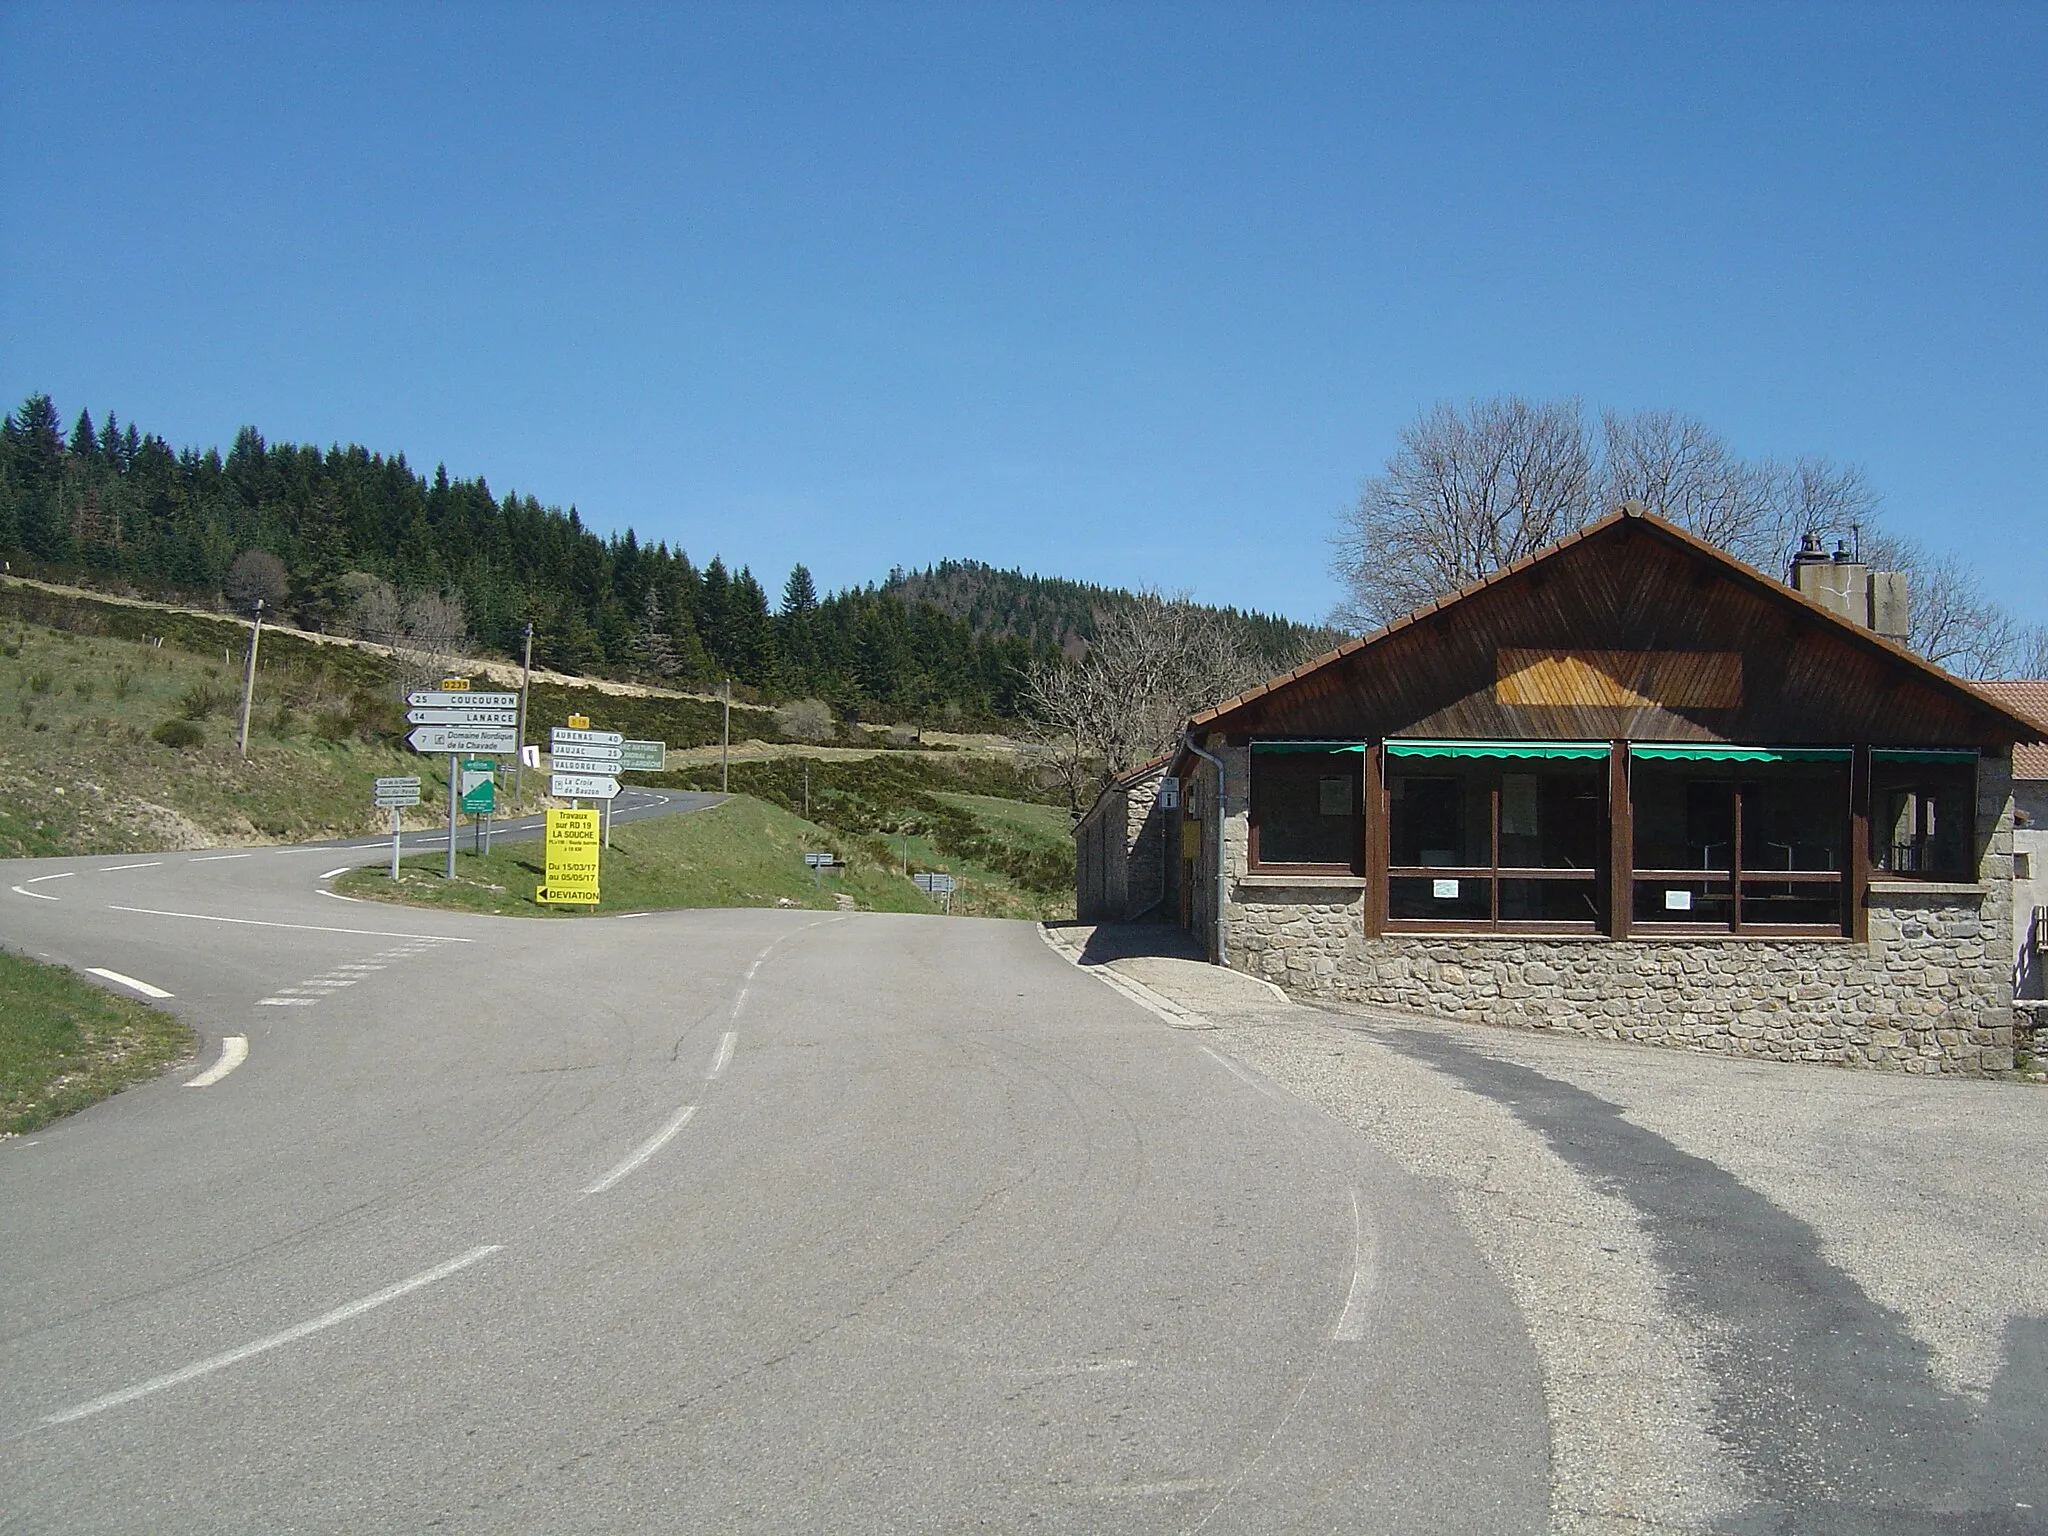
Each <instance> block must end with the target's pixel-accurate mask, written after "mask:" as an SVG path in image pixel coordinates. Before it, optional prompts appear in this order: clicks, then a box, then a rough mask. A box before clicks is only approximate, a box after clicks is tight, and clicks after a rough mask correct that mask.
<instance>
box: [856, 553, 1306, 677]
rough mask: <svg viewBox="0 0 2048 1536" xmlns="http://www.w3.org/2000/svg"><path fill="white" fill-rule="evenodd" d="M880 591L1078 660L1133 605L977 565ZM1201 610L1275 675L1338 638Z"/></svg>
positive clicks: (1103, 592) (1099, 592) (936, 570)
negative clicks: (1235, 634) (1106, 623)
mask: <svg viewBox="0 0 2048 1536" xmlns="http://www.w3.org/2000/svg"><path fill="white" fill-rule="evenodd" d="M882 590H883V591H884V592H886V593H893V594H895V595H896V596H898V597H900V598H902V599H903V601H904V602H906V603H910V604H918V603H929V604H931V605H932V606H933V607H934V608H936V609H938V610H939V612H940V613H943V614H945V615H946V616H947V617H948V618H951V619H958V620H960V621H961V622H963V623H965V624H966V625H967V627H968V628H969V629H970V630H972V631H973V632H974V633H975V634H976V635H978V636H999V637H1016V638H1020V639H1023V640H1026V641H1028V642H1030V644H1031V646H1032V648H1033V649H1034V650H1044V649H1051V648H1057V649H1059V650H1061V651H1064V652H1065V653H1066V654H1067V655H1069V656H1075V655H1078V654H1079V653H1080V652H1081V650H1082V649H1083V648H1084V647H1085V645H1086V642H1088V641H1090V640H1093V639H1094V638H1095V635H1096V630H1097V627H1098V626H1099V625H1100V624H1101V623H1102V622H1103V620H1105V619H1106V618H1108V617H1109V616H1110V615H1111V614H1113V613H1115V612H1117V611H1118V610H1120V609H1124V608H1128V607H1129V606H1130V605H1131V604H1132V603H1133V602H1134V601H1135V600H1136V599H1135V595H1134V594H1133V593H1131V592H1128V591H1126V590H1125V589H1123V588H1121V587H1099V586H1096V585H1094V584H1092V583H1090V582H1084V581H1068V580H1066V579H1064V578H1063V577H1057V576H1027V575H1026V574H1025V573H1024V572H1022V571H1018V570H1009V571H1002V570H997V569H996V568H995V567H994V566H992V565H986V564H983V563H982V562H981V561H979V560H942V561H940V562H939V563H938V564H937V565H932V566H927V567H925V569H923V570H921V571H902V570H897V571H892V572H890V573H889V579H888V581H887V582H885V583H884V584H883V587H882ZM1203 606H1205V607H1207V609H1208V611H1209V612H1211V613H1214V614H1216V615H1217V617H1219V618H1220V619H1222V620H1223V621H1225V622H1226V623H1228V624H1231V625H1232V626H1234V627H1235V628H1237V629H1238V630H1239V631H1241V632H1242V634H1243V635H1244V638H1245V641H1246V643H1247V645H1248V647H1249V648H1250V649H1251V650H1252V651H1253V653H1254V654H1256V655H1258V656H1260V657H1262V658H1264V659H1265V660H1266V661H1268V662H1270V663H1271V664H1272V667H1273V670H1274V671H1276V672H1277V671H1280V670H1283V669H1284V668H1286V667H1290V666H1293V665H1295V664H1296V663H1297V662H1298V661H1299V660H1300V659H1301V657H1302V656H1303V655H1304V654H1310V653H1314V652H1317V651H1322V650H1327V649H1330V648H1331V647H1333V646H1336V645H1338V644H1339V643H1341V642H1342V640H1343V638H1344V637H1343V636H1342V635H1341V634H1340V633H1338V632H1337V631H1336V630H1332V629H1329V628H1326V627H1324V626H1321V625H1314V624H1299V623H1296V622H1295V621H1294V620H1292V619H1286V618H1282V617H1280V616H1279V615H1277V614H1268V613H1249V612H1245V611H1243V610H1241V609H1237V608H1218V607H1214V606H1211V605H1203Z"/></svg>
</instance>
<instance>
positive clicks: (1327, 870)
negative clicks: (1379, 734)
mask: <svg viewBox="0 0 2048 1536" xmlns="http://www.w3.org/2000/svg"><path fill="white" fill-rule="evenodd" d="M1319 750H1321V749H1314V750H1303V751H1301V752H1299V753H1290V754H1287V755H1289V756H1300V757H1312V756H1316V755H1318V751H1319ZM1266 755H1267V754H1265V753H1261V752H1259V751H1257V750H1256V749H1254V750H1253V751H1250V752H1248V753H1247V754H1246V757H1247V758H1248V760H1249V768H1248V770H1247V777H1248V780H1249V782H1248V783H1247V784H1246V786H1245V873H1247V874H1252V875H1309V876H1315V875H1321V876H1331V875H1341V876H1343V877H1345V878H1346V879H1351V880H1355V879H1357V878H1359V877H1360V876H1362V875H1364V874H1365V872H1366V863H1367V859H1366V851H1365V846H1364V844H1365V836H1364V826H1365V824H1366V823H1368V822H1369V821H1370V820H1371V818H1370V817H1369V816H1368V815H1367V814H1366V798H1365V778H1366V774H1365V772H1364V770H1363V767H1362V765H1356V764H1353V763H1352V762H1351V759H1352V758H1355V757H1360V756H1361V755H1364V756H1369V755H1370V753H1367V754H1360V753H1359V752H1358V751H1357V749H1356V748H1354V747H1349V746H1341V745H1336V744H1332V745H1331V746H1330V747H1329V748H1328V749H1327V750H1326V751H1321V755H1324V756H1328V757H1334V758H1341V759H1343V760H1344V768H1345V771H1346V773H1347V774H1348V775H1350V776H1351V777H1352V779H1353V781H1354V782H1355V783H1356V784H1357V787H1358V791H1359V793H1358V798H1357V799H1356V800H1355V801H1354V802H1353V804H1354V807H1355V808H1354V810H1353V812H1352V819H1353V820H1355V821H1356V822H1357V823H1359V831H1360V835H1359V837H1358V838H1357V839H1356V841H1355V842H1354V843H1353V845H1352V854H1351V857H1350V858H1349V859H1347V860H1343V861H1341V862H1340V861H1337V860H1330V861H1327V862H1323V863H1303V862H1300V861H1294V862H1289V863H1284V864H1271V863H1267V862H1265V861H1263V860H1262V859H1261V858H1260V857H1259V843H1260V817H1259V812H1260V805H1259V759H1260V758H1261V757H1262V756H1266ZM1273 755H1275V756H1277V755H1279V754H1273Z"/></svg>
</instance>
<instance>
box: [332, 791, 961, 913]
mask: <svg viewBox="0 0 2048 1536" xmlns="http://www.w3.org/2000/svg"><path fill="white" fill-rule="evenodd" d="M827 848H829V849H831V850H832V851H833V852H835V853H837V854H838V855H839V856H840V857H841V858H842V859H846V860H849V861H850V865H849V867H848V868H846V869H843V870H839V871H835V872H834V873H832V874H830V875H825V876H822V877H818V878H813V876H812V874H811V872H810V870H809V869H807V868H806V867H805V865H804V858H803V856H804V852H805V850H807V849H819V850H822V849H827ZM446 859H447V856H446V855H445V854H439V853H436V854H431V855H425V856H422V857H420V858H416V859H407V860H405V861H404V863H403V864H401V865H400V866H399V879H398V880H396V881H394V880H392V879H391V870H390V866H389V865H388V864H385V865H370V866H367V867H365V868H362V869H356V870H351V871H350V872H349V873H348V874H346V875H343V876H341V877H340V878H338V879H337V880H336V881H335V882H334V885H333V889H334V890H336V891H337V892H338V893H339V894H341V895H344V896H361V897H367V898H368V899H370V900H373V901H395V902H402V903H404V904H406V905H408V906H424V907H441V908H447V909H452V910H455V911H461V912H487V913H496V914H500V915H504V916H514V917H575V916H581V915H585V914H588V913H593V912H594V913H596V914H597V915H599V916H602V915H604V914H606V913H619V912H646V911H656V910H661V909H666V908H674V907H773V906H790V907H809V908H813V909H816V910H819V911H826V912H829V911H833V910H836V909H837V908H838V907H839V905H840V903H839V901H838V898H839V897H840V896H842V895H843V896H847V897H849V898H851V899H852V902H853V904H854V906H855V907H856V908H858V909H859V910H862V911H868V912H934V911H937V910H938V909H937V907H936V906H935V905H934V904H933V903H932V901H931V898H929V897H928V896H926V895H925V894H924V892H922V891H920V890H919V889H918V888H917V887H916V886H915V885H913V884H912V883H911V882H910V881H908V880H906V879H904V878H903V877H902V876H901V875H900V874H896V873H894V872H892V871H891V870H889V869H888V868H887V867H886V866H884V865H882V864H881V863H880V862H879V861H877V860H876V859H874V858H873V857H872V856H871V855H870V854H869V853H868V851H867V850H865V849H864V848H862V847H861V846H860V845H859V844H858V843H857V842H855V841H853V840H850V839H843V838H837V837H834V836H832V835H831V834H830V833H828V832H826V831H825V830H824V829H823V828H822V827H816V826H813V825H812V824H811V823H809V822H807V821H803V820H801V819H799V818H798V817H795V816H792V815H790V814H789V813H788V812H787V811H784V810H781V809H779V808H778V807H776V806H772V805H767V804H764V803H763V802H761V801H759V800H754V799H750V798H749V797H747V796H745V795H735V796H734V797H733V798H732V799H730V800H727V801H725V802H724V803H723V804H721V805H715V806H713V807H711V808H710V809H709V810H704V811H693V812H691V813H690V814H688V815H685V816H660V817H655V818H653V819H652V820H648V821H636V822H631V823H629V824H627V825H625V826H622V827H615V828H613V830H612V846H611V847H610V849H609V850H607V851H606V852H605V854H604V856H603V861H602V863H601V865H600V869H599V875H598V892H599V894H600V896H601V897H602V898H603V899H602V900H601V901H600V902H599V904H598V905H597V906H596V907H594V908H591V907H544V906H541V905H539V904H537V903H536V902H535V901H534V899H533V892H534V888H535V887H536V886H538V885H540V884H541V882H542V880H543V879H544V878H545V876H546V872H547V865H546V854H545V852H544V850H543V849H542V847H541V844H540V843H538V842H530V843H507V844H501V845H500V846H498V847H496V848H493V849H492V850H491V851H490V853H488V854H486V855H485V856H483V857H482V858H478V857H477V856H476V855H474V854H468V853H461V852H458V853H457V854H456V856H455V878H454V879H453V880H447V879H444V878H443V877H442V871H443V870H444V869H445V868H446Z"/></svg>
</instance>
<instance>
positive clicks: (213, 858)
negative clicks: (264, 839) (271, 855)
mask: <svg viewBox="0 0 2048 1536" xmlns="http://www.w3.org/2000/svg"><path fill="white" fill-rule="evenodd" d="M253 857H254V855H253V854H247V853H209V854H208V855H207V856H206V857H205V858H203V859H189V860H187V861H186V862H187V863H191V864H218V863H220V862H222V861H223V860H225V859H247V858H253Z"/></svg>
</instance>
